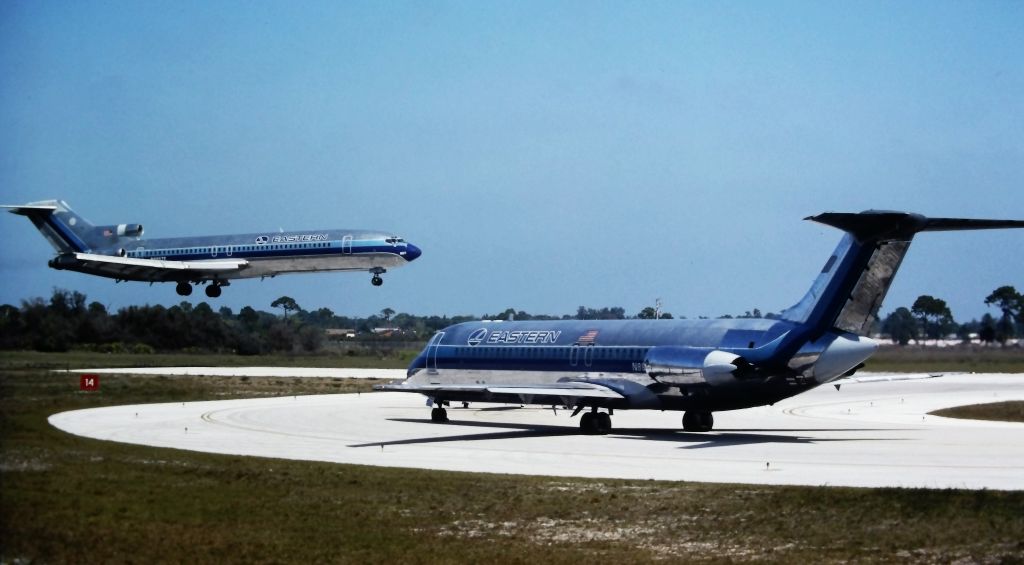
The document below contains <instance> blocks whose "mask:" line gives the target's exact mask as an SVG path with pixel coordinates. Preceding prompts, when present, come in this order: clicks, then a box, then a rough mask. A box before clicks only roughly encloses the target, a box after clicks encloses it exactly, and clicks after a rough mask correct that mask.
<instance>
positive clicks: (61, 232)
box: [0, 200, 99, 253]
mask: <svg viewBox="0 0 1024 565" xmlns="http://www.w3.org/2000/svg"><path fill="white" fill-rule="evenodd" d="M0 208H7V209H8V211H9V212H11V213H12V214H18V215H20V216H26V217H27V218H28V219H29V220H30V221H31V222H32V224H33V225H34V226H35V227H36V229H38V230H39V231H40V233H42V234H43V237H45V238H46V240H47V241H49V242H50V245H52V246H53V248H54V249H56V250H57V252H58V253H73V252H85V251H89V250H91V249H92V248H93V247H96V245H97V243H99V242H98V241H97V238H96V236H97V233H96V227H95V226H93V225H92V224H90V223H89V222H88V221H87V220H86V219H85V218H83V217H81V216H79V215H78V214H76V213H75V212H74V211H73V210H72V209H71V207H70V206H68V205H67V203H66V202H64V201H63V200H44V201H41V202H32V203H29V204H24V205H18V206H0Z"/></svg>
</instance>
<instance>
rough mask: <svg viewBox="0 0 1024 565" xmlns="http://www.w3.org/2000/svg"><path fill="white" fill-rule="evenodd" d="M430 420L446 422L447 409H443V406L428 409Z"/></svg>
mask: <svg viewBox="0 0 1024 565" xmlns="http://www.w3.org/2000/svg"><path fill="white" fill-rule="evenodd" d="M430 421H431V422H438V423H441V422H447V421H448V411H447V410H445V409H444V408H434V409H433V410H431V411H430Z"/></svg>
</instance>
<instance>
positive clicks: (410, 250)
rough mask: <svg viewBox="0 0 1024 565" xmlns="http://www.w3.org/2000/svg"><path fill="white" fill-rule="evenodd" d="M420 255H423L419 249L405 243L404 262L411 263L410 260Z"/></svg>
mask: <svg viewBox="0 0 1024 565" xmlns="http://www.w3.org/2000/svg"><path fill="white" fill-rule="evenodd" d="M420 255H423V251H422V250H421V249H420V248H419V247H416V246H415V245H413V244H411V243H407V244H406V245H405V260H406V261H412V260H414V259H416V258H417V257H419V256H420Z"/></svg>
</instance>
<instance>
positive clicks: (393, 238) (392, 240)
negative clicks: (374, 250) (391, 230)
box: [384, 235, 405, 245]
mask: <svg viewBox="0 0 1024 565" xmlns="http://www.w3.org/2000/svg"><path fill="white" fill-rule="evenodd" d="M384 241H385V242H387V243H390V244H391V245H396V244H399V243H405V240H404V239H402V238H400V237H398V236H394V235H393V236H391V237H389V238H387V239H385V240H384Z"/></svg>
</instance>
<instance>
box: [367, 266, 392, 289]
mask: <svg viewBox="0 0 1024 565" xmlns="http://www.w3.org/2000/svg"><path fill="white" fill-rule="evenodd" d="M370 272H371V273H373V278H372V279H370V284H372V285H373V286H380V285H382V284H384V279H382V278H380V276H381V275H383V274H384V273H386V272H388V271H387V269H385V268H383V267H374V268H372V269H370Z"/></svg>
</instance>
